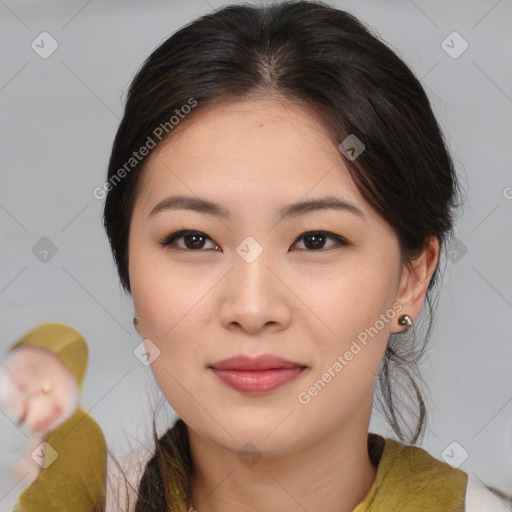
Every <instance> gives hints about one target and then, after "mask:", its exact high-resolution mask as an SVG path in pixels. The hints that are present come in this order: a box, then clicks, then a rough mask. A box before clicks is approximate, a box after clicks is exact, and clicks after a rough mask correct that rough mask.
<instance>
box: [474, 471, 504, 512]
mask: <svg viewBox="0 0 512 512" xmlns="http://www.w3.org/2000/svg"><path fill="white" fill-rule="evenodd" d="M465 502H466V509H465V510H466V512H512V501H511V500H508V503H507V501H506V500H505V499H502V498H500V497H499V496H498V495H496V494H495V493H494V492H492V491H490V490H489V489H488V488H487V487H486V486H485V485H484V484H483V483H482V482H481V481H480V480H479V479H478V478H477V477H476V476H474V475H473V474H472V473H469V474H468V485H467V488H466V499H465Z"/></svg>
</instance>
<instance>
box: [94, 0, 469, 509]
mask: <svg viewBox="0 0 512 512" xmlns="http://www.w3.org/2000/svg"><path fill="white" fill-rule="evenodd" d="M254 97H272V98H273V99H276V98H277V99H279V98H281V99H282V100H283V101H292V102H294V103H296V104H297V105H302V106H306V107H308V108H309V109H310V110H311V111H312V112H314V113H315V115H317V116H318V118H319V119H320V120H321V121H322V123H323V124H324V126H325V127H326V129H327V130H328V133H329V134H330V136H331V138H332V141H333V143H335V144H336V146H338V145H339V144H340V143H341V142H342V141H344V140H345V139H346V137H347V136H349V135H355V136H356V137H357V138H358V139H359V140H360V141H362V143H363V144H364V145H365V150H364V151H363V152H362V153H361V154H360V155H359V156H358V157H357V158H356V159H354V160H352V159H349V158H346V157H345V156H342V153H341V152H340V158H344V159H345V164H346V165H347V167H348V169H349V172H350V175H351V177H352V179H353V181H354V183H355V184H356V186H357V188H358V190H359V192H360V193H361V195H362V196H363V198H364V199H365V200H366V201H367V202H368V204H369V205H371V206H372V207H373V208H374V209H375V210H376V211H377V212H378V213H379V214H380V215H381V216H382V218H383V219H385V220H386V221H387V222H388V223H389V225H390V226H391V227H392V228H393V229H394V231H395V233H396V235H397V237H398V241H399V246H400V250H401V258H402V262H403V263H404V264H409V263H411V261H412V260H413V259H414V258H415V257H417V256H418V255H420V254H421V252H422V251H423V250H424V249H425V248H426V247H427V244H428V242H429V238H430V237H431V236H434V237H437V239H438V240H439V243H440V246H441V252H442V251H443V249H444V248H445V246H446V241H447V239H448V237H449V236H451V235H452V234H453V223H454V214H455V209H456V208H457V207H458V206H459V204H458V203H457V200H458V195H459V193H460V190H459V185H458V182H457V176H456V173H455V170H454V166H453V162H452V159H451V157H450V154H449V151H448V149H447V143H446V141H445V139H444V137H443V134H442V131H441V129H440V126H439V125H438V122H437V120H436V118H435V116H434V114H433V111H432V108H431V105H430V103H429V100H428V98H427V95H426V93H425V91H424V89H423V87H422V85H421V83H420V82H419V80H418V79H417V78H416V77H415V76H414V74H413V73H412V72H411V70H410V69H409V68H408V66H407V65H406V64H405V63H404V62H403V61H402V60H401V59H400V58H399V57H398V56H397V55H396V54H395V53H394V52H393V51H392V50H391V49H390V47H389V46H388V45H386V44H385V43H384V42H383V41H382V40H381V39H380V38H379V36H378V35H377V34H375V33H373V31H372V30H371V28H369V27H367V26H365V24H363V23H362V22H361V21H359V20H358V19H357V18H356V17H354V16H353V15H351V14H349V13H347V12H344V11H342V10H338V9H335V8H332V7H330V6H328V5H327V4H325V3H321V2H308V1H294V2H284V3H278V4H273V5H269V6H261V7H255V6H251V5H230V6H227V7H224V8H222V9H219V10H216V11H214V12H212V13H211V14H208V15H205V16H202V17H200V18H198V19H196V20H195V21H193V22H191V23H189V24H188V25H186V26H184V27H183V28H181V29H180V30H178V31H177V32H175V33H174V34H173V35H171V36H170V37H169V38H168V39H166V40H165V41H164V42H163V43H162V44H161V45H160V46H159V47H158V48H156V49H155V50H154V51H153V52H152V53H151V55H150V56H149V57H148V58H147V59H146V61H145V62H144V63H143V65H142V66H141V68H140V69H139V71H138V72H137V74H136V76H135V78H134V79H133V81H132V83H131V85H130V88H129V91H128V95H127V99H126V106H125V111H124V116H123V119H122V121H121V124H120V126H119V129H118V131H117V134H116V137H115V140H114V144H113V148H112V155H111V158H110V163H109V168H108V180H109V181H108V183H109V184H110V185H109V186H108V188H109V190H108V194H107V196H106V201H105V209H104V226H105V229H106V232H107V235H108V238H109V241H110V244H111V247H112V252H113V256H114V259H115V262H116V265H117V269H118V272H119V277H120V281H121V284H122V286H123V287H124V289H125V290H126V291H127V292H129V293H131V289H130V280H129V275H128V232H129V226H130V219H131V215H132V210H133V206H134V201H135V198H136V197H137V192H138V188H139V187H140V182H141V180H140V176H141V171H142V169H143V166H144V162H145V161H146V158H147V157H145V158H143V159H141V160H140V161H139V162H138V163H134V165H133V166H132V168H131V169H130V170H129V171H127V172H123V173H122V174H123V177H122V179H119V170H120V169H121V168H123V166H124V169H125V170H126V163H127V162H129V161H130V159H131V158H132V156H133V152H134V151H137V150H138V149H139V148H141V147H143V146H144V145H147V143H148V140H149V139H148V137H150V138H152V139H154V135H155V133H156V132H155V130H157V129H158V127H161V126H167V129H166V137H171V136H172V129H171V127H170V126H169V119H170V118H171V116H172V115H173V114H176V115H177V114H178V113H179V112H181V113H183V106H184V105H187V104H189V105H190V104H191V103H190V100H191V99H193V101H195V102H197V103H196V106H195V107H194V108H193V109H188V111H189V113H187V114H186V115H183V116H182V115H180V120H179V127H180V129H181V128H182V127H183V126H184V125H186V123H189V122H191V121H192V120H193V119H194V116H195V115H196V114H197V113H198V112H200V111H201V110H202V109H205V108H211V107H212V106H214V105H216V104H218V103H220V102H229V101H232V100H233V99H235V98H236V99H250V98H254ZM165 123H167V125H165ZM166 137H162V140H163V141H165V140H166ZM159 144H161V142H160V141H159ZM157 147H158V146H157ZM441 255H443V254H441ZM439 268H440V265H439V263H438V266H437V267H436V269H435V272H434V274H433V276H432V278H431V280H430V283H429V286H428V292H427V299H426V302H427V305H428V313H429V315H428V326H427V330H426V333H425V335H424V336H423V338H422V340H419V339H418V338H417V336H416V334H417V331H418V327H419V325H417V324H415V328H414V329H413V330H412V336H410V334H392V335H391V336H390V338H389V342H388V346H387V349H386V353H385V357H384V358H383V361H382V364H381V368H380V372H379V376H378V381H379V396H378V403H379V406H380V407H381V408H382V409H383V412H384V414H385V417H386V419H387V420H388V422H389V424H390V425H391V427H392V429H393V431H394V432H395V433H396V435H397V436H398V438H399V439H400V440H402V441H405V442H407V443H410V444H415V443H416V442H417V441H418V439H419V438H420V436H421V435H422V434H423V433H424V429H425V426H426V410H427V408H426V406H425V401H424V398H423V395H422V392H421V390H420V386H419V385H418V384H417V383H416V381H415V378H414V376H415V375H417V376H418V377H419V378H420V379H421V376H419V374H418V373H417V362H418V361H419V359H420V357H421V356H422V354H423V352H424V349H425V345H426V343H427V340H428V338H429V335H430V331H431V327H432V314H431V313H432V309H433V305H434V304H435V301H436V298H435V296H434V291H433V290H434V287H435V284H436V281H437V277H438V273H439ZM404 379H405V381H404ZM397 402H398V403H399V404H401V406H400V407H399V406H397ZM411 402H412V403H414V404H415V405H414V406H413V407H411ZM403 411H407V412H408V413H409V414H410V415H411V416H412V418H413V419H415V420H416V422H415V425H414V426H413V427H410V426H409V425H408V420H407V419H406V418H405V416H404V415H403ZM153 428H154V424H153ZM154 436H155V445H156V447H155V453H154V456H153V457H152V458H151V460H150V461H149V462H148V464H147V466H146V469H145V473H144V475H143V478H142V480H141V483H140V486H139V498H138V502H137V508H136V510H137V511H138V512H142V511H149V510H159V511H160V510H172V511H180V512H186V511H187V510H188V499H189V487H188V480H187V479H188V476H189V475H190V471H191V464H192V463H191V461H190V454H189V452H188V438H187V429H186V425H185V424H184V423H183V421H182V420H181V419H178V420H177V421H176V423H175V425H174V426H173V427H172V428H171V429H169V430H168V431H167V432H166V433H165V435H163V436H162V437H161V438H160V439H159V438H158V436H157V435H156V430H155V428H154ZM168 486H170V487H171V486H172V487H173V489H177V494H176V493H175V494H174V496H178V498H175V499H173V500H171V499H170V498H169V496H170V494H169V492H168V488H167V487H168Z"/></svg>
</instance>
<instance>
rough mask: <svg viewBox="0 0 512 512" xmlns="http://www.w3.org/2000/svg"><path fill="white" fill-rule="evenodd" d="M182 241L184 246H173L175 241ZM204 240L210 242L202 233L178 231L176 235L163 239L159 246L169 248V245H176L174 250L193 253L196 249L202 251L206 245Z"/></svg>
mask: <svg viewBox="0 0 512 512" xmlns="http://www.w3.org/2000/svg"><path fill="white" fill-rule="evenodd" d="M181 239H183V243H184V246H180V245H178V244H175V242H176V240H181ZM206 240H210V241H212V242H213V240H211V238H210V237H208V236H206V235H205V234H204V233H201V232H200V231H190V230H189V231H187V230H184V231H178V232H177V233H173V234H171V235H169V236H167V237H166V238H165V240H164V241H163V242H161V245H162V246H164V247H167V246H170V245H177V247H176V249H178V250H184V251H186V250H189V251H194V250H197V249H203V248H204V246H205V243H206ZM217 248H218V245H217V244H214V247H213V249H217Z"/></svg>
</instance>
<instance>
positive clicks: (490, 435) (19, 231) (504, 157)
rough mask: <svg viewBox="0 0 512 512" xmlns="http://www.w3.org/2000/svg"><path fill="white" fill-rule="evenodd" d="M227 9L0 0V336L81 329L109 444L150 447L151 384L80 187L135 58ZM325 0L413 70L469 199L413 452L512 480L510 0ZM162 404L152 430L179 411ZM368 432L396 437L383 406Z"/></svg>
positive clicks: (105, 138)
mask: <svg viewBox="0 0 512 512" xmlns="http://www.w3.org/2000/svg"><path fill="white" fill-rule="evenodd" d="M223 4H225V2H221V1H216V0H194V1H190V2H172V1H167V2H164V1H142V0H140V1H135V0H131V1H112V0H110V1H99V0H97V1H94V0H92V1H84V0H80V1H74V0H73V1H71V0H66V1H64V0H63V1H59V2H58V1H41V0H31V1H28V0H18V1H14V0H0V24H1V27H0V38H1V41H0V48H1V67H0V69H1V75H0V106H1V112H2V115H1V120H0V130H1V133H0V135H1V141H2V142H1V149H2V160H1V163H2V165H1V169H2V181H1V183H2V186H1V188H0V223H1V231H2V237H1V262H0V263H1V266H0V301H1V318H0V320H1V324H2V333H3V334H2V336H1V338H0V349H1V350H2V352H3V351H5V350H6V349H7V348H8V347H9V346H10V345H11V344H12V343H13V342H14V341H15V340H16V339H18V337H20V336H21V335H23V334H24V333H25V332H26V331H28V330H29V329H31V328H33V327H35V326H36V325H38V324H40V323H43V322H49V321H59V322H64V323H67V324H69V325H71V326H73V327H75V328H76V329H78V330H79V331H81V332H82V333H83V334H84V336H85V338H86V339H87V341H88V343H89V347H90V364H89V369H88V373H87V376H86V380H85V388H84V391H83V405H84V406H85V408H86V409H88V410H89V411H90V413H91V415H92V416H93V417H94V418H95V419H96V421H97V422H98V423H99V424H100V426H101V428H102V429H103V431H104V433H105V437H106V438H107V442H108V444H109V447H110V448H111V449H113V450H114V451H119V450H123V449H125V448H126V446H127V443H128V442H132V444H133V442H134V441H133V440H141V441H142V442H144V439H146V438H147V435H148V428H149V426H150V418H151V410H150V406H151V405H152V404H154V403H156V401H157V397H158V396H159V394H158V393H159V391H158V390H157V388H156V387H155V384H154V382H153V378H152V374H151V372H150V369H149V367H145V366H143V365H142V364H141V363H140V362H139V360H138V359H137V358H136V357H134V355H133V350H134V348H135V347H136V346H137V345H138V344H139V342H140V339H139V338H138V336H137V334H136V333H135V331H134V329H133V327H132V314H133V309H132V303H131V300H130V298H129V297H125V296H124V294H123V292H122V291H121V289H120V285H119V284H118V278H117V275H116V273H115V268H114V264H113V260H112V257H111V254H110V249H109V246H108V243H107V239H106V236H105V234H104V231H103V228H102V225H101V211H102V206H103V202H102V201H99V200H97V199H95V198H94V196H93V193H92V191H93V190H94V188H95V187H97V186H101V185H102V184H103V183H104V180H105V176H106V168H107V163H108V158H109V151H110V149H111V145H112V141H113V138H114V135H115V131H116V128H117V126H118V123H119V121H120V117H121V114H122V107H123V101H124V97H125V93H126V89H127V86H128V84H129V82H130V80H131V79H132V78H133V76H134V73H135V72H136V70H137V69H138V67H139V66H140V64H141V63H142V62H143V60H144V59H145V58H146V57H147V56H148V55H149V53H150V52H151V51H152V50H153V49H154V48H155V47H156V46H157V45H158V44H159V43H161V42H162V41H163V40H164V39H166V38H167V37H168V36H169V35H170V34H171V33H172V32H173V31H174V30H176V29H177V28H178V27H180V26H182V25H183V24H184V23H186V22H188V21H190V20H192V19H193V18H195V17H197V16H199V15H202V14H205V13H208V12H210V11H211V10H212V8H215V7H219V6H221V5H223ZM331 4H332V5H333V6H337V7H339V8H343V9H347V10H348V11H350V12H352V13H354V14H356V15H358V16H359V17H360V18H361V19H362V20H363V21H365V22H367V23H369V24H370V25H371V26H372V27H374V29H375V30H376V31H377V32H378V33H379V34H380V36H381V37H382V38H384V39H385V40H386V42H388V43H389V44H390V45H391V46H392V47H393V48H394V50H395V51H396V52H397V53H398V54H399V55H400V56H401V57H402V58H403V59H404V60H405V61H406V62H407V64H408V65H409V66H410V67H411V68H412V70H413V71H414V72H415V73H416V75H417V76H418V77H419V78H421V80H422V83H423V85H424V87H425V88H426V91H427V93H428V94H429V97H430V98H431V100H432V104H433V108H434V109H435V113H436V115H437V116H438V118H439V120H440V122H441V124H442V127H443V129H444V132H445V135H446V138H447V141H448V144H449V147H450V149H451V151H452V155H453V158H454V160H455V163H456V167H457V171H458V173H459V175H460V177H461V181H462V184H463V186H464V188H465V190H466V194H467V199H468V200H467V202H466V204H465V207H464V210H463V211H462V214H461V217H460V219H459V221H458V224H457V228H456V234H457V239H458V242H457V244H456V245H455V246H454V247H453V251H452V252H451V257H450V260H449V261H448V266H447V271H446V275H445V285H444V289H443V290H442V292H441V297H440V304H439V309H438V316H437V321H436V328H435V330H434V332H433V336H432V340H431V345H430V347H431V348H430V350H429V352H428V353H427V356H426V358H425V361H424V363H423V365H422V370H423V374H424V376H425V379H426V381H427V382H428V385H429V388H430V390H431V393H432V402H433V403H434V408H433V409H432V410H431V411H430V413H431V422H430V425H429V430H428V433H427V436H426V438H425V441H424V443H423V447H424V448H425V449H426V450H428V451H429V452H430V453H431V454H432V455H434V456H435V457H437V458H441V457H442V454H443V452H444V450H445V449H446V447H448V446H449V445H450V443H452V442H453V441H456V442H457V443H459V445H460V446H461V447H462V448H464V449H465V450H466V451H467V452H468V454H469V457H468V458H467V460H466V461H465V462H464V463H462V465H461V466H460V467H461V469H463V470H465V471H467V472H470V471H472V472H474V473H475V474H476V475H477V476H478V477H479V478H481V479H482V480H484V481H485V482H487V483H490V484H493V485H496V486H499V487H501V488H502V489H504V490H507V491H508V492H509V493H512V379H511V362H512V343H511V332H512V270H511V262H512V257H511V256H512V235H511V234H512V172H511V160H512V156H511V153H510V150H509V147H510V140H511V136H512V116H511V114H512V83H511V82H512V80H511V78H512V69H511V66H510V55H511V54H512V40H511V35H510V26H511V22H512V16H511V15H512V4H511V2H510V1H509V0H500V1H496V0H489V1H478V2H477V1H471V2H468V1H462V0H461V1H420V0H415V1H414V2H413V1H412V0H404V1H377V0H370V1H360V2H356V1H333V2H331ZM43 31H46V32H48V33H49V34H51V36H52V37H53V38H54V39H55V40H56V41H57V43H58V49H57V50H56V51H55V52H54V53H53V54H52V55H51V56H50V57H48V58H46V59H43V58H41V57H40V56H39V54H38V53H36V52H35V51H34V50H33V49H32V47H31V43H32V42H33V41H34V40H36V41H37V38H38V36H39V34H41V32H43ZM453 31H457V32H458V33H459V34H460V35H461V36H462V37H463V38H464V39H465V40H466V41H467V43H468V44H469V47H468V49H467V50H466V51H465V52H464V53H462V54H461V55H460V56H459V57H458V58H452V57H451V56H450V55H449V54H448V53H447V52H446V51H445V49H443V46H442V42H443V41H444V40H445V39H446V38H447V36H448V35H449V34H451V33H452V32H453ZM449 41H450V39H448V42H449ZM449 44H450V45H452V46H454V49H452V51H456V50H458V49H459V48H461V46H460V41H458V42H457V41H455V42H454V43H453V44H452V43H449ZM397 186H399V184H397ZM43 237H47V238H48V239H49V240H51V242H52V243H53V244H54V245H55V247H56V249H57V252H56V253H55V254H54V255H52V253H51V252H50V253H49V254H48V256H47V258H46V261H41V260H40V259H39V258H38V257H36V255H35V254H34V252H37V251H36V250H33V248H34V246H36V248H37V247H39V246H38V245H36V244H38V243H39V244H44V243H48V242H40V240H41V238H43ZM163 411H164V412H165V413H167V414H165V415H161V416H160V420H159V421H160V423H159V425H160V428H164V427H165V423H166V422H168V421H171V420H172V418H173V413H172V410H170V408H169V407H168V405H167V404H165V406H164V409H163ZM370 430H372V431H375V432H379V433H382V434H384V435H388V434H390V430H389V429H388V428H387V427H386V424H385V423H384V421H383V420H382V418H381V417H380V416H378V415H374V417H372V424H371V429H370ZM136 442H137V441H135V443H136ZM460 453H462V452H461V448H459V447H458V446H456V447H455V451H454V454H455V456H456V457H458V456H459V455H460Z"/></svg>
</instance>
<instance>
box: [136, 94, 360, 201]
mask: <svg viewBox="0 0 512 512" xmlns="http://www.w3.org/2000/svg"><path fill="white" fill-rule="evenodd" d="M175 130H176V131H175V132H172V133H171V136H170V137H169V139H168V140H167V141H165V143H162V145H161V146H159V147H158V148H157V149H156V150H155V151H154V152H153V153H152V154H151V155H150V156H149V157H148V160H147V161H146V163H145V165H144V170H143V179H142V182H141V187H140V189H139V197H138V202H139V203H140V202H142V203H154V202H155V201H156V200H158V199H159V198H162V197H164V196H165V195H166V193H167V192H170V190H172V191H175V190H176V189H179V190H181V191H183V192H186V193H188V194H190V193H191V192H192V193H193V194H196V195H198V196H201V197H212V195H215V192H217V194H216V195H215V197H216V198H217V199H218V200H219V202H233V203H236V202H238V203H240V207H244V208H246V207H247V202H248V200H255V199H256V200H258V199H260V198H265V199H266V200H267V204H274V203H278V202H279V203H281V202H282V203H290V202H294V201H297V200H298V199H299V198H300V197H302V196H304V195H305V194H307V193H309V192H311V193H312V194H316V195H320V194H323V193H325V192H331V193H332V192H336V191H337V192H339V193H340V194H341V195H344V196H345V197H347V198H348V197H350V198H351V199H352V202H354V203H357V204H358V205H359V206H361V209H364V208H365V207H364V201H363V199H362V197H361V196H360V194H359V192H358V190H357V188H356V186H355V184H354V183H353V181H352V178H351V176H350V174H349V172H348V169H347V168H346V166H345V163H344V160H343V157H342V156H341V154H340V151H339V150H338V147H337V145H336V144H335V143H334V141H333V140H332V139H331V137H330V135H329V133H328V131H327V129H326V128H325V126H324V125H323V123H322V122H321V121H320V119H319V118H318V116H317V115H316V114H315V113H314V111H313V110H312V109H310V108H306V107H304V106H299V105H296V104H292V103H289V102H285V101H281V100H276V99H253V100H243V101H242V100H240V101H233V102H230V103H225V104H222V105H217V106H215V107H213V108H208V109H205V110H204V111H198V112H197V113H195V114H194V117H193V118H191V120H190V121H189V122H187V120H186V119H185V123H184V124H183V125H182V126H181V127H180V126H179V125H178V126H177V128H176V129H175ZM148 207H149V205H148Z"/></svg>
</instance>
